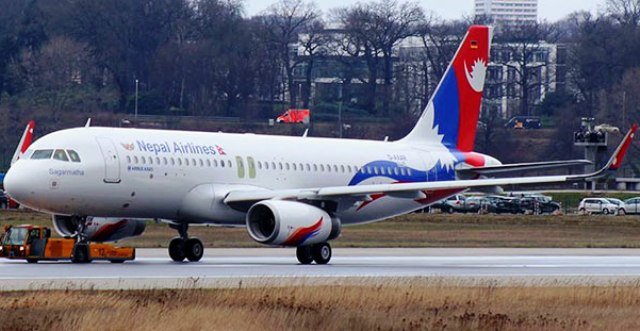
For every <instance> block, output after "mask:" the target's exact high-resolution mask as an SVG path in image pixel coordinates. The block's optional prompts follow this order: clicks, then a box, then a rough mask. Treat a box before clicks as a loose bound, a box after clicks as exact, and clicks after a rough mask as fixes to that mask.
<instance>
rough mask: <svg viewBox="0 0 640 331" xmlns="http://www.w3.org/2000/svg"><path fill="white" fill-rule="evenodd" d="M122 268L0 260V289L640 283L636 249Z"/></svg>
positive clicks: (363, 253)
mask: <svg viewBox="0 0 640 331" xmlns="http://www.w3.org/2000/svg"><path fill="white" fill-rule="evenodd" d="M137 256H138V257H137V259H136V260H135V261H131V262H127V263H124V264H111V263H109V262H94V263H92V264H86V265H75V264H72V263H70V262H40V263H38V264H27V263H26V261H12V260H4V259H0V290H3V291H6V290H25V289H67V288H71V289H79V288H82V289H151V288H237V287H247V286H252V287H255V286H286V285H303V284H320V285H325V284H345V285H352V284H363V283H365V284H366V283H370V284H376V285H383V284H398V283H407V282H420V283H425V282H427V283H437V284H445V285H447V284H450V285H472V286H473V285H486V284H491V285H496V286H501V285H505V286H506V285H530V286H534V285H554V286H563V285H606V284H640V249H472V248H471V249H469V248H465V249H448V248H439V249H436V248H419V249H403V248H394V249H384V248H380V249H353V248H342V249H334V251H333V258H332V260H331V263H330V264H329V265H325V266H320V265H308V266H303V265H298V263H297V260H296V258H295V250H293V249H282V248H264V249H207V250H206V252H205V257H204V258H203V260H202V261H200V262H198V263H174V262H171V261H170V260H169V258H168V256H167V252H166V250H165V249H138V250H137Z"/></svg>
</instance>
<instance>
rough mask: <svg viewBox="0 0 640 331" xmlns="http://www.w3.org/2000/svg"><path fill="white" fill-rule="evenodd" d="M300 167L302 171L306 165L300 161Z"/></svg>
mask: <svg viewBox="0 0 640 331" xmlns="http://www.w3.org/2000/svg"><path fill="white" fill-rule="evenodd" d="M298 169H300V171H304V165H303V164H302V163H300V166H299V167H298Z"/></svg>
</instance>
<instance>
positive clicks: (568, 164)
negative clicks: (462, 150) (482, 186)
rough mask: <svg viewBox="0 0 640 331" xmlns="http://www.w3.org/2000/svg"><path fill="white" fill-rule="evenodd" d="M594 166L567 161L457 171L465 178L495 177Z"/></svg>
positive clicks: (581, 161) (576, 161) (580, 161)
mask: <svg viewBox="0 0 640 331" xmlns="http://www.w3.org/2000/svg"><path fill="white" fill-rule="evenodd" d="M589 164H592V163H591V161H588V160H567V161H550V162H533V163H516V164H502V165H492V166H486V167H473V168H461V169H456V173H458V174H459V175H463V176H468V175H495V174H503V173H509V172H515V171H530V170H542V169H545V170H546V169H553V168H567V167H573V166H585V165H589Z"/></svg>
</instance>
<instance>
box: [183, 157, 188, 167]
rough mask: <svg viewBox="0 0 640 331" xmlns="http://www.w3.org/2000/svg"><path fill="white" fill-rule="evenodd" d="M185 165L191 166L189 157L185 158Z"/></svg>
mask: <svg viewBox="0 0 640 331" xmlns="http://www.w3.org/2000/svg"><path fill="white" fill-rule="evenodd" d="M184 165H185V167H188V166H189V159H187V158H185V159H184Z"/></svg>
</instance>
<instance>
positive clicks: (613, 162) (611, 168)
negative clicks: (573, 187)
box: [579, 123, 638, 181]
mask: <svg viewBox="0 0 640 331" xmlns="http://www.w3.org/2000/svg"><path fill="white" fill-rule="evenodd" d="M637 131H638V123H634V124H633V125H632V126H631V129H630V130H629V131H628V132H627V134H626V135H625V136H624V138H623V139H622V141H621V142H620V144H619V145H618V147H616V150H615V151H614V152H613V154H612V155H611V158H609V161H608V162H607V164H606V165H605V166H604V167H602V169H600V170H598V171H596V172H594V173H592V174H587V175H584V176H579V177H581V178H584V180H586V181H593V180H596V179H599V178H602V177H605V176H607V175H608V174H610V173H613V172H615V171H617V170H618V169H619V168H620V166H621V165H622V162H623V161H624V157H625V156H626V155H627V151H628V150H629V147H630V146H631V142H632V141H633V138H634V137H635V135H636V132H637Z"/></svg>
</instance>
